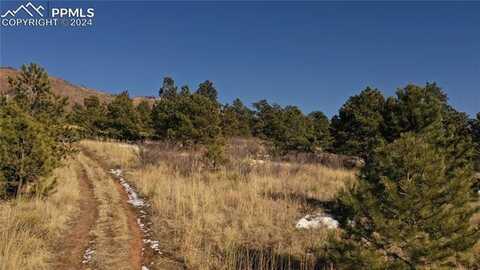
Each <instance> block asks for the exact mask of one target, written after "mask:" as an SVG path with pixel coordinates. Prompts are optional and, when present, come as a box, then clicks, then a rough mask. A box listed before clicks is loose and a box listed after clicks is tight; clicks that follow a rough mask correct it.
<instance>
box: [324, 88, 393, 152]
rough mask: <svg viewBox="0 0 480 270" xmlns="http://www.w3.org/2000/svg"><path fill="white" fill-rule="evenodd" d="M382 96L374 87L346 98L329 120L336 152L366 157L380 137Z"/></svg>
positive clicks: (382, 108)
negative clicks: (330, 120)
mask: <svg viewBox="0 0 480 270" xmlns="http://www.w3.org/2000/svg"><path fill="white" fill-rule="evenodd" d="M384 107H385V98H384V97H383V95H382V93H381V92H380V91H379V90H377V89H372V88H370V87H367V88H366V89H365V90H363V91H362V92H361V93H360V94H358V95H355V96H352V97H350V98H349V99H348V100H347V102H346V103H345V104H344V105H343V106H342V108H341V109H340V111H339V113H338V115H336V116H334V117H333V119H332V123H331V130H332V136H333V138H335V141H334V145H333V146H334V149H335V151H336V152H337V153H340V154H345V155H354V156H359V157H362V158H365V159H366V158H367V157H368V155H369V154H370V153H371V152H372V151H373V149H374V148H375V147H376V146H378V145H379V144H380V143H381V141H382V140H383V135H382V127H383V125H384V119H383V112H384Z"/></svg>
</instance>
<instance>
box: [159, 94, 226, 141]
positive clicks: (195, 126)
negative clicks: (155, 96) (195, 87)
mask: <svg viewBox="0 0 480 270" xmlns="http://www.w3.org/2000/svg"><path fill="white" fill-rule="evenodd" d="M152 121H153V127H154V130H155V136H156V137H157V138H160V139H167V140H171V141H175V142H179V143H181V144H183V145H192V144H209V143H212V142H214V141H215V140H216V139H217V138H218V136H220V133H221V130H220V107H219V104H218V103H217V102H213V101H212V100H210V99H209V98H207V97H205V96H203V95H199V94H196V93H195V94H190V93H189V92H188V91H182V94H181V95H176V96H175V97H173V96H172V97H170V98H166V99H160V100H159V101H158V102H157V103H156V104H155V106H154V108H153V111H152Z"/></svg>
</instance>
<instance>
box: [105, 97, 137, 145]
mask: <svg viewBox="0 0 480 270" xmlns="http://www.w3.org/2000/svg"><path fill="white" fill-rule="evenodd" d="M107 129H108V132H109V135H110V137H112V138H116V139H120V140H129V141H135V140H138V139H140V138H141V137H140V121H139V118H138V114H137V111H136V110H135V106H134V105H133V100H132V99H130V96H129V95H128V92H126V91H125V92H122V93H120V94H119V95H117V96H115V98H114V99H113V101H112V102H110V104H108V106H107Z"/></svg>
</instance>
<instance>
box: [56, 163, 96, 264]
mask: <svg viewBox="0 0 480 270" xmlns="http://www.w3.org/2000/svg"><path fill="white" fill-rule="evenodd" d="M77 164H78V163H77ZM77 171H78V179H79V189H80V194H81V196H80V201H79V206H80V211H79V212H78V215H77V217H81V218H75V219H73V220H72V223H73V224H72V225H71V227H70V228H71V229H70V230H69V231H68V233H67V234H66V235H65V238H64V239H62V241H61V242H59V243H58V244H57V245H56V248H55V253H56V255H57V256H56V257H57V261H56V263H55V269H58V270H77V269H85V266H84V265H82V259H83V255H84V253H85V250H86V249H87V248H88V246H89V243H90V240H91V236H90V231H91V230H92V228H93V226H94V225H95V220H96V219H97V217H98V209H97V205H96V200H95V196H94V193H93V183H92V181H91V179H89V178H88V176H87V174H86V172H85V168H84V167H82V166H80V165H79V166H78V169H77Z"/></svg>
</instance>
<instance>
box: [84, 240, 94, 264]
mask: <svg viewBox="0 0 480 270" xmlns="http://www.w3.org/2000/svg"><path fill="white" fill-rule="evenodd" d="M92 245H93V241H90V247H88V248H87V249H86V250H85V253H84V254H83V260H82V263H83V264H89V263H90V262H91V261H92V259H93V256H95V249H94V248H93V246H92Z"/></svg>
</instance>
